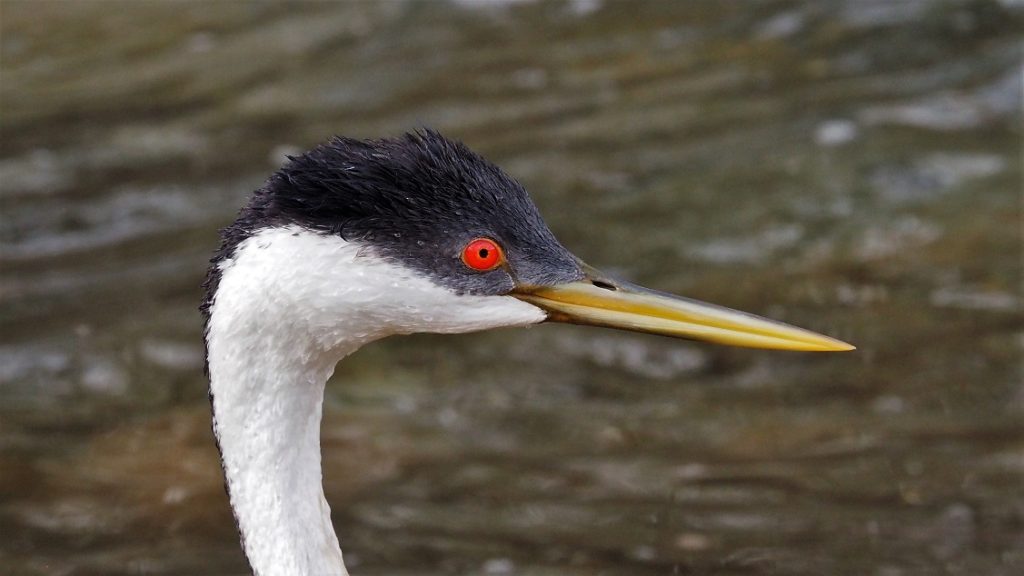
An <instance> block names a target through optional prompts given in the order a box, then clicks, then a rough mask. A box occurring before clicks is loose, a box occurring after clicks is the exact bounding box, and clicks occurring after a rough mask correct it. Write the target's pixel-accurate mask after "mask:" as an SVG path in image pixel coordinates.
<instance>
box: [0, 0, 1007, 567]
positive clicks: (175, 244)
mask: <svg viewBox="0 0 1024 576" xmlns="http://www.w3.org/2000/svg"><path fill="white" fill-rule="evenodd" d="M1022 23H1024V8H1022V6H1021V3H1020V2H1015V1H1013V0H1003V1H977V2H975V1H936V2H931V1H911V0H891V1H888V0H828V1H816V2H811V1H808V2H791V1H766V2H735V1H734V2H667V1H666V2H641V3H632V2H629V3H627V2H616V1H601V0H590V1H588V0H577V1H571V2H551V3H541V2H530V1H520V2H514V1H504V2H502V1H491V2H469V1H467V0H460V1H457V2H440V1H438V2H380V3H369V2H346V3H327V2H324V3H319V2H292V3H282V4H278V3H246V2H217V3H199V2H175V3H171V2H136V3H116V2H12V1H8V0H5V1H4V2H2V3H0V131H2V132H0V134H2V137H0V573H4V574H19V575H20V574H52V575H64V574H69V575H70V574H74V575H83V574H97V575H119V574H160V575H171V574H195V575H201V574H242V573H244V572H245V569H246V567H245V563H244V559H243V557H242V555H241V552H240V548H239V546H238V542H237V537H236V535H235V533H234V526H233V523H232V518H231V514H230V511H229V509H228V506H227V501H226V498H225V496H224V492H223V488H222V481H221V477H220V469H219V462H218V460H217V454H216V451H215V449H214V446H213V441H212V437H211V434H210V432H209V411H208V406H207V402H206V382H205V380H204V378H203V375H202V363H203V350H202V344H201V336H200V318H199V315H198V313H197V312H196V306H197V304H198V302H199V300H200V297H201V293H200V290H199V288H198V285H199V282H200V279H201V276H202V274H203V272H204V269H205V265H206V259H207V258H208V256H209V254H210V252H211V250H212V249H213V247H214V246H215V244H216V242H217V236H216V230H217V228H218V227H220V226H223V225H225V224H226V223H228V222H229V221H230V220H231V219H232V216H233V214H234V212H235V210H236V209H237V208H238V207H239V206H240V205H242V204H243V203H244V201H245V198H246V196H247V194H248V193H249V192H250V191H251V190H252V189H254V188H255V187H257V186H258V185H259V184H260V183H261V182H262V180H263V179H264V178H265V177H266V176H267V175H268V174H270V173H271V172H272V171H273V170H274V169H275V168H276V167H277V166H279V165H280V163H281V162H282V159H283V158H284V156H285V155H286V154H288V153H294V152H295V151H299V150H302V149H304V148H307V147H309V146H311V145H313V144H315V143H317V142H320V141H322V140H324V139H325V138H327V137H329V136H330V135H332V134H344V135H349V136H358V137H377V136H382V135H395V134H400V133H401V132H403V131H406V130H409V129H412V128H415V127H418V126H424V125H429V126H432V127H435V128H438V129H440V130H442V131H443V132H445V133H446V134H448V135H451V136H453V137H458V138H460V139H462V140H464V141H466V142H467V143H468V144H469V145H470V146H472V147H473V148H475V149H477V150H479V151H481V152H482V153H484V154H485V155H486V156H488V157H489V158H491V159H492V160H494V161H495V162H497V163H498V164H500V165H501V166H503V167H504V168H505V169H506V170H507V171H508V172H510V173H511V174H513V175H514V176H516V177H517V178H519V179H520V180H521V181H522V182H523V183H524V184H525V185H526V186H527V188H528V189H529V190H531V192H532V194H533V196H534V199H535V200H536V202H537V204H538V205H539V206H540V208H541V210H542V212H543V213H544V214H545V216H546V218H547V220H548V223H549V224H550V226H551V227H552V229H553V230H554V231H555V232H556V234H557V235H558V236H559V237H560V239H561V240H562V242H563V243H564V244H565V245H566V246H568V247H569V248H570V249H571V250H573V251H574V252H576V253H577V254H578V255H580V256H581V257H583V258H584V259H585V260H587V261H588V262H590V263H592V264H594V265H596V266H598V267H600V268H604V269H607V270H610V271H613V272H615V273H617V274H619V275H621V276H624V277H627V278H630V279H632V280H635V281H637V282H640V283H643V284H645V285H649V286H652V287H655V288H658V289H661V290H666V291H672V292H676V293H681V294H685V295H688V296H691V297H696V298H700V299H704V300H710V301H714V302H718V303H721V304H724V305H728V306H732V307H737V308H741V309H745V310H749V311H752V312H756V313H761V314H766V315H770V316H773V317H776V318H779V319H783V320H786V321H790V322H793V323H796V324H799V325H802V326H806V327H809V328H812V329H815V330H818V331H822V332H825V333H828V334H832V335H835V336H837V337H840V338H843V339H845V340H848V341H851V342H853V343H855V344H856V345H857V346H858V347H859V350H858V351H857V352H854V353H849V354H842V355H800V354H790V353H772V352H762V351H750V350H738V349H728V348H721V347H714V346H708V345H701V344H693V343H687V342H681V341H674V340H669V339H661V338H656V337H647V336H641V335H634V334H628V333H618V332H613V331H606V330H601V329H595V328H580V327H573V326H542V327H538V328H532V329H529V330H500V331H495V332H492V333H485V334H475V335H464V336H430V335H419V336H412V337H405V338H394V339H390V340H387V341H383V342H379V343H376V344H374V345H372V346H370V347H368V348H366V349H364V350H362V351H360V352H359V353H357V354H356V355H354V356H353V357H351V358H349V359H347V360H345V361H343V362H342V364H341V365H339V367H338V370H337V373H336V375H335V377H334V379H333V381H332V382H331V383H330V385H329V386H328V392H327V394H328V397H327V401H326V414H325V419H324V427H323V438H324V458H325V484H326V492H327V497H328V500H329V501H330V502H331V505H332V509H333V511H334V522H335V524H336V527H337V531H338V533H339V536H340V538H341V542H342V546H343V549H344V550H345V554H346V559H347V561H348V563H349V565H350V569H352V570H353V572H354V573H355V574H357V575H375V574H377V575H394V574H401V575H406V574H407V575H455V574H458V575H463V574H520V575H549V574H559V575H598V574H602V575H612V574H626V575H638V576H644V575H661V574H665V575H668V574H796V575H802V574H829V575H841V574H868V575H879V576H897V575H918V574H919V575H932V574H964V575H972V576H973V575H985V574H989V575H1004V574H1005V575H1010V574H1020V573H1022V571H1024V383H1022V382H1024V374H1022V363H1021V357H1022V350H1024V319H1022V315H1021V264H1022V249H1021V246H1022V244H1021V233H1022V214H1021V182H1022V180H1021V179H1022V172H1021V164H1022V151H1021V110H1022V104H1021V84H1022V71H1024V67H1022V57H1021V37H1022V36H1021V32H1022V30H1024V26H1022Z"/></svg>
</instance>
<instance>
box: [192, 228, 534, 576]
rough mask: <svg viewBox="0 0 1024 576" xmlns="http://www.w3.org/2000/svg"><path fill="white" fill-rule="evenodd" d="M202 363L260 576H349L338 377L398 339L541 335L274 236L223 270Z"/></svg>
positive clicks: (230, 484) (356, 256)
mask: <svg viewBox="0 0 1024 576" xmlns="http://www.w3.org/2000/svg"><path fill="white" fill-rule="evenodd" d="M220 268H221V279H220V283H219V286H218V289H217V293H216V294H215V296H214V300H213V305H212V306H211V309H210V319H209V324H208V326H207V354H208V361H209V367H210V394H211V397H212V402H213V412H214V422H213V429H214V433H215V435H216V436H217V440H218V445H219V447H220V451H221V458H222V460H223V465H224V475H225V479H226V482H227V488H228V493H229V495H230V498H231V505H232V508H233V509H234V512H235V518H236V519H237V521H238V528H239V532H240V534H241V537H242V541H243V546H244V548H245V553H246V556H247V557H248V559H249V563H250V565H251V566H252V569H253V571H254V573H255V574H257V575H258V576H290V575H294V574H309V575H317V576H320V575H324V576H326V575H332V576H338V575H347V574H348V572H347V571H346V570H345V566H344V564H343V562H342V556H341V548H340V546H339V545H338V539H337V537H336V536H335V534H334V529H333V526H332V524H331V514H330V507H329V506H328V504H327V501H326V499H325V498H324V493H323V487H322V474H321V467H320V418H321V413H322V406H323V394H324V385H325V383H326V381H327V379H328V378H329V377H330V375H331V373H332V372H333V370H334V365H335V364H336V363H337V362H338V361H339V360H340V359H341V358H342V357H344V356H345V355H347V354H349V353H351V352H353V351H355V350H356V349H358V348H359V347H360V346H362V345H363V344H366V343H367V342H370V341H372V340H375V339H378V338H382V337H384V336H388V335H390V334H407V333H411V332H446V333H454V332H470V331H475V330H484V329H487V328H493V327H497V326H522V325H527V324H533V323H536V322H540V321H542V320H543V319H544V313H543V312H542V311H541V310H539V309H538V308H536V307H534V306H531V305H529V304H526V303H524V302H522V301H519V300H516V299H514V298H511V297H507V296H457V295H455V294H454V293H453V292H451V291H449V290H447V289H444V288H441V287H439V286H437V285H435V284H434V283H433V282H431V281H429V280H428V279H426V278H424V277H422V276H421V275H419V274H417V273H415V272H413V271H411V270H409V269H408V268H405V267H403V266H400V265H397V264H394V263H391V262H386V261H383V260H381V259H378V258H376V257H375V256H373V255H372V254H371V253H369V252H368V251H367V250H365V248H364V247H361V246H359V245H357V244H352V243H348V242H345V241H343V240H341V239H340V238H338V237H336V236H328V235H321V234H317V233H314V232H310V231H308V230H304V229H301V228H298V227H293V226H292V227H283V228H269V229H265V230H263V231H260V232H259V233H257V234H255V235H254V236H252V237H250V238H249V239H247V240H245V241H244V242H242V243H241V244H239V246H238V247H237V249H236V251H235V254H234V256H233V257H232V258H230V259H229V260H226V261H224V262H222V263H221V264H220Z"/></svg>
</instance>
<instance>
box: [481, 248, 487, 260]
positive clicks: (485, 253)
mask: <svg viewBox="0 0 1024 576" xmlns="http://www.w3.org/2000/svg"><path fill="white" fill-rule="evenodd" d="M480 257H481V258H487V248H481V249H480Z"/></svg>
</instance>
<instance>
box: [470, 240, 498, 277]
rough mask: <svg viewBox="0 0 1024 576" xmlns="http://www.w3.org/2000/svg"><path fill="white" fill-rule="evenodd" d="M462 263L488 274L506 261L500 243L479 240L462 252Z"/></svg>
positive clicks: (471, 243)
mask: <svg viewBox="0 0 1024 576" xmlns="http://www.w3.org/2000/svg"><path fill="white" fill-rule="evenodd" d="M462 261H463V262H465V263H466V266H469V267H470V268H472V269H473V270H479V271H480V272H487V271H490V270H494V269H495V268H497V267H498V266H500V265H501V263H502V262H504V261H505V257H504V256H503V255H502V253H501V248H499V247H498V243H497V242H495V241H494V240H491V239H489V238H477V239H476V240H473V241H472V242H470V243H469V244H466V247H465V248H464V249H463V250H462Z"/></svg>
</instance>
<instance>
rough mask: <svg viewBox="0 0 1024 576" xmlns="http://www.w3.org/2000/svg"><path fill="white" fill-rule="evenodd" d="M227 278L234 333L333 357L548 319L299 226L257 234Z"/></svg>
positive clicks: (228, 266)
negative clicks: (282, 340)
mask: <svg viewBox="0 0 1024 576" xmlns="http://www.w3.org/2000/svg"><path fill="white" fill-rule="evenodd" d="M221 269H222V277H221V282H220V285H219V287H218V290H217V295H216V305H217V308H218V311H219V312H220V314H218V316H219V317H220V319H224V320H225V321H230V322H232V323H234V324H235V328H238V327H239V326H242V325H245V326H247V327H248V328H250V329H256V330H260V331H263V330H279V331H281V332H282V333H285V332H292V334H291V335H289V336H288V338H312V339H314V340H316V341H318V342H320V343H321V345H322V346H324V347H335V346H338V345H343V344H344V343H346V342H350V343H353V344H356V346H357V347H358V345H360V344H362V343H365V342H368V341H370V340H373V339H376V338H382V337H385V336H388V335H390V334H408V333H413V332H442V333H457V332H473V331H477V330H486V329H489V328H496V327H501V326H524V325H528V324H535V323H537V322H541V321H543V320H544V318H545V313H544V312H543V311H542V310H541V309H539V308H537V307H535V306H533V305H530V304H527V303H526V302H523V301H521V300H518V299H516V298H513V297H510V296H471V295H462V296H460V295H457V294H455V293H454V292H452V291H451V290H449V289H447V288H444V287H441V286H438V285H437V284H435V283H434V282H432V281H431V280H430V279H429V278H427V277H425V276H423V275H422V274H421V273H419V272H417V271H415V270H412V269H410V268H408V267H405V266H402V265H400V264H396V263H393V262H388V261H386V260H383V259H380V258H376V257H374V256H373V255H372V253H370V252H369V251H367V250H366V249H365V248H364V247H363V246H361V245H359V244H356V243H352V242H346V241H345V240H342V239H341V238H340V237H337V236H331V235H321V234H317V233H315V232H311V231H308V230H305V229H302V228H299V227H295V226H289V227H283V228H268V229H266V230H262V231H260V232H258V233H257V234H255V235H253V236H252V237H251V238H249V239H247V240H245V241H244V242H242V243H241V244H239V246H238V248H237V250H236V252H235V255H234V257H233V258H232V259H230V260H228V261H225V262H224V263H223V264H222V268H221ZM229 319H230V320H229Z"/></svg>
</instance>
